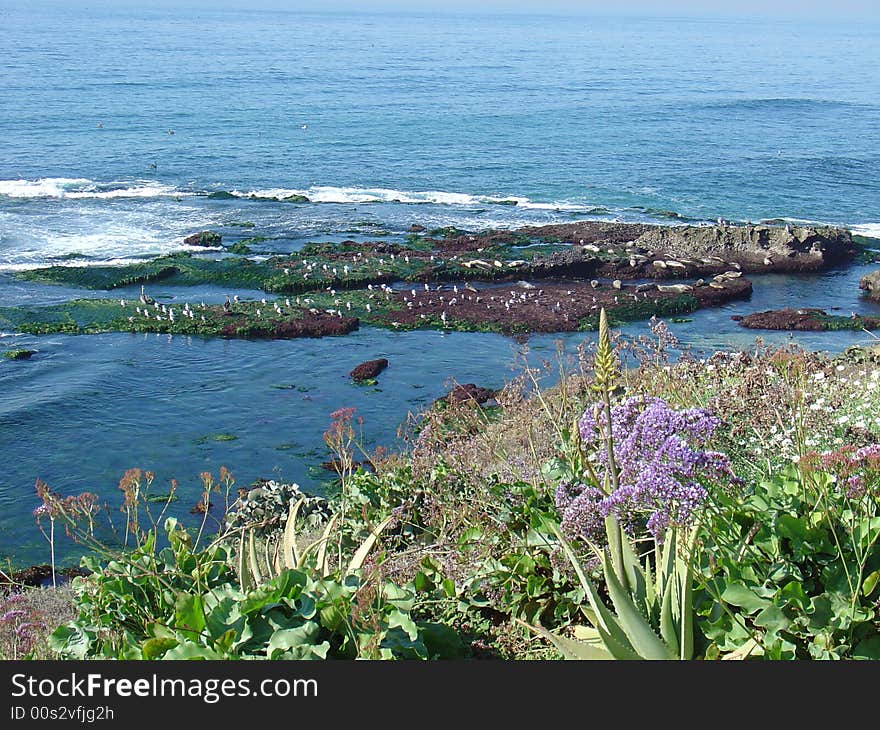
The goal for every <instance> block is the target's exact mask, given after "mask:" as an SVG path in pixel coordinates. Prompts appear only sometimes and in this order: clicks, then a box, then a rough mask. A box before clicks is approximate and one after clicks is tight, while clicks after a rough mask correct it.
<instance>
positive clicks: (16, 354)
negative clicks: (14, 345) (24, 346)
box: [3, 350, 34, 360]
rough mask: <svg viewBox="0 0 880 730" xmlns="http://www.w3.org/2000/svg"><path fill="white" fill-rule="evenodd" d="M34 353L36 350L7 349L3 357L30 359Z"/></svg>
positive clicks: (8, 358)
mask: <svg viewBox="0 0 880 730" xmlns="http://www.w3.org/2000/svg"><path fill="white" fill-rule="evenodd" d="M33 354H34V350H7V351H6V352H4V353H3V357H4V358H5V359H7V360H28V359H30V357H31V356H32V355H33Z"/></svg>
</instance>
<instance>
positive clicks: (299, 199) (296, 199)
mask: <svg viewBox="0 0 880 730" xmlns="http://www.w3.org/2000/svg"><path fill="white" fill-rule="evenodd" d="M281 200H283V201H284V202H285V203H311V202H312V201H311V200H309V199H308V198H307V197H306V196H305V195H288V196H287V197H286V198H281Z"/></svg>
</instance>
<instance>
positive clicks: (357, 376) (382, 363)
mask: <svg viewBox="0 0 880 730" xmlns="http://www.w3.org/2000/svg"><path fill="white" fill-rule="evenodd" d="M387 367H388V361H387V360H386V359H385V358H384V357H380V358H379V359H378V360H367V361H366V362H362V363H361V364H360V365H358V366H357V367H356V368H355V369H354V370H352V371H351V372H350V373H349V375H350V376H351V379H352V380H355V381H362V380H372V379H373V378H375V377H376V376H377V375H378V374H379V373H381V372H382V371H383V370H384V369H385V368H387Z"/></svg>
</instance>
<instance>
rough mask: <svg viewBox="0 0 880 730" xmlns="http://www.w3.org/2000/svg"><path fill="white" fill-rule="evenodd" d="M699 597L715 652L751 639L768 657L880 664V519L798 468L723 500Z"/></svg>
mask: <svg viewBox="0 0 880 730" xmlns="http://www.w3.org/2000/svg"><path fill="white" fill-rule="evenodd" d="M711 524H712V529H711V531H710V530H708V529H707V530H706V532H705V534H704V540H705V541H706V550H705V555H704V561H703V565H702V566H701V568H702V570H701V574H702V575H701V583H702V590H700V591H699V592H698V595H697V598H696V605H697V610H698V612H699V615H700V620H699V627H700V629H701V631H702V632H703V633H704V634H705V636H706V637H707V638H708V639H709V640H710V641H711V642H712V645H711V646H710V648H709V650H708V653H709V654H710V655H713V654H714V655H717V654H719V653H724V652H728V651H733V650H734V649H736V648H737V647H739V646H740V645H741V644H742V643H743V642H745V641H747V640H749V639H753V640H754V641H755V642H756V643H757V644H758V645H759V646H760V647H761V649H762V651H763V653H764V654H765V656H766V657H767V658H769V659H809V658H813V659H841V658H880V653H878V648H880V647H878V643H880V642H878V640H877V637H878V635H880V616H878V612H877V599H878V595H880V591H878V577H880V549H878V546H877V539H878V536H880V515H878V505H877V501H876V498H875V497H873V496H871V497H867V498H863V499H861V500H858V501H854V500H852V499H849V498H848V497H847V496H846V495H845V493H843V492H842V491H841V490H840V489H839V488H837V486H836V485H835V484H834V483H832V482H831V479H830V476H829V475H828V474H825V473H822V472H813V473H810V474H804V473H803V472H802V471H800V470H798V469H797V468H796V467H791V468H789V469H788V470H787V471H785V472H780V473H776V474H774V475H773V476H772V477H771V478H769V479H767V480H765V481H763V482H761V483H759V484H757V485H755V488H754V490H753V492H752V494H751V495H750V496H749V497H748V499H746V500H745V501H739V500H733V499H727V498H724V497H723V496H722V497H719V504H718V507H717V514H716V515H715V517H714V518H713V521H712V523H711Z"/></svg>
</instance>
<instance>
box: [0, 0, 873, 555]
mask: <svg viewBox="0 0 880 730" xmlns="http://www.w3.org/2000/svg"><path fill="white" fill-rule="evenodd" d="M878 41H880V28H878V27H876V26H870V25H864V24H862V25H853V24H846V23H823V24H809V23H805V22H791V23H778V22H776V23H772V24H771V23H762V22H756V21H747V20H741V21H729V20H728V21H721V20H687V19H669V20H662V19H636V18H588V17H567V18H566V17H553V16H488V15H486V16H466V17H465V16H455V15H424V14H357V13H331V12H326V13H322V12H311V13H294V12H279V11H272V12H270V11H257V10H243V9H241V8H240V7H236V5H235V4H232V3H225V2H218V3H216V5H215V6H214V7H212V8H211V9H204V8H201V9H198V10H192V9H187V8H186V7H185V6H180V7H174V8H169V7H156V6H154V5H148V4H146V3H126V4H120V3H111V2H109V1H107V0H99V1H98V2H90V3H87V4H71V3H61V2H18V1H14V2H0V48H2V49H3V53H2V55H0V139H2V140H3V154H2V155H0V305H3V306H7V305H15V304H21V303H29V304H34V303H52V302H57V301H59V300H65V299H68V298H72V297H76V296H101V295H102V294H103V293H102V292H84V291H78V290H71V289H67V288H62V287H51V286H38V285H34V284H29V283H26V282H22V281H19V280H17V279H15V278H14V274H15V272H16V271H18V270H21V269H27V268H33V267H37V266H43V265H47V264H49V263H63V262H65V261H70V262H74V263H77V262H81V261H89V262H92V263H102V262H114V261H129V260H132V259H137V258H140V257H147V256H152V255H156V254H159V253H164V252H169V251H174V250H180V249H181V248H183V244H182V239H183V237H184V236H186V235H187V234H189V233H192V232H194V231H198V230H202V229H205V228H216V229H221V230H223V231H224V236H229V235H235V233H236V232H238V235H241V236H247V235H261V236H266V237H269V238H271V239H273V240H272V241H271V242H269V243H268V244H266V245H267V246H269V247H270V248H271V249H272V250H294V249H296V248H298V247H299V246H301V245H302V244H303V243H305V242H307V241H324V240H342V239H344V238H356V239H358V240H369V239H373V240H375V239H377V238H384V239H391V240H395V239H397V238H400V237H402V236H403V235H404V234H405V232H406V229H407V228H408V227H409V226H410V225H412V224H415V223H417V224H420V225H424V226H426V227H429V228H430V227H436V226H441V225H456V226H458V227H460V228H465V229H469V230H482V229H486V228H493V227H516V226H521V225H526V224H534V223H549V222H565V221H571V220H577V219H584V218H590V219H605V220H615V219H616V220H627V221H654V222H662V223H681V222H686V221H713V220H715V219H716V218H718V217H724V218H726V219H730V220H738V221H745V220H751V221H759V220H762V219H771V218H773V219H776V218H785V219H788V220H793V221H810V222H821V223H832V224H837V225H846V226H849V227H851V228H852V230H854V231H856V232H861V233H864V234H868V235H875V236H880V180H878V175H877V170H878V166H880V137H878V135H877V130H878V129H880V77H878V76H877V73H876V69H877V68H880V42H878ZM217 191H227V192H230V193H233V194H234V195H236V196H237V197H235V198H233V199H231V200H215V199H210V198H209V197H208V195H209V194H210V193H211V192H217ZM295 193H296V194H303V195H306V196H308V197H309V198H310V200H311V201H312V202H311V203H309V204H291V203H273V202H263V201H254V200H250V199H249V198H248V196H249V195H251V194H256V195H258V196H264V197H266V196H286V195H290V194H295ZM511 201H515V202H516V205H512V204H510V203H511ZM242 222H249V223H252V224H253V227H252V228H248V229H242V228H240V227H239V228H237V227H236V226H235V224H237V223H242ZM76 257H80V258H76ZM862 273H864V268H863V267H852V268H849V269H846V270H840V271H833V272H828V273H827V274H823V275H820V276H814V277H785V276H769V275H767V276H762V277H755V279H754V281H755V295H754V296H753V298H752V300H751V301H750V302H742V303H733V304H730V305H728V306H725V307H721V308H718V309H715V310H708V311H704V312H700V313H697V314H696V315H694V316H693V322H691V323H688V324H682V325H676V326H675V327H676V330H675V331H676V333H677V334H679V336H681V337H682V339H683V340H684V341H685V342H688V343H690V344H693V345H695V346H697V347H703V348H710V349H711V348H715V347H726V346H748V344H749V343H750V342H752V341H753V339H754V333H747V332H744V331H743V330H741V329H739V328H738V327H737V326H736V325H735V323H733V322H731V320H730V316H731V314H736V313H746V312H748V311H757V310H760V309H766V308H769V307H774V306H783V305H786V304H792V305H795V304H796V305H798V306H800V305H805V306H823V307H826V308H834V307H837V308H839V309H840V310H841V311H845V312H848V311H850V310H859V311H863V312H875V313H876V312H878V308H877V307H876V306H872V305H869V304H868V303H866V302H864V301H863V300H861V299H860V297H859V292H858V289H857V281H858V278H859V276H860V274H862ZM151 291H152V290H151ZM152 293H153V294H154V295H156V296H161V297H166V298H168V299H169V300H172V299H173V298H174V297H183V296H190V295H191V292H184V291H181V290H175V289H174V288H173V287H164V288H163V287H156V289H155V291H152ZM226 293H228V292H225V291H221V290H212V289H211V288H210V287H208V288H205V289H204V290H200V291H199V292H198V294H197V295H198V296H203V297H215V298H221V300H222V296H223V295H224V294H226ZM123 294H124V293H123ZM239 294H241V295H242V296H247V295H251V296H259V294H258V293H256V292H239ZM643 331H644V325H643V324H638V325H633V326H632V327H630V328H627V333H629V334H637V333H639V332H643ZM585 338H589V335H583V334H580V335H576V336H575V335H566V336H564V337H553V336H549V337H548V336H542V337H534V338H532V339H531V340H530V342H529V346H528V350H529V353H528V355H527V357H529V358H531V361H532V362H537V361H539V360H540V359H542V358H546V357H550V356H552V354H553V352H554V350H555V344H554V343H555V341H557V340H560V341H562V342H563V343H564V345H565V347H567V348H568V349H569V350H573V349H574V348H576V346H577V344H578V343H579V342H582V341H583V340H584V339H585ZM790 338H791V337H790V336H789V335H787V334H782V333H777V334H773V335H771V336H769V337H767V338H766V339H770V340H773V341H786V340H788V339H790ZM863 339H864V336H863V335H862V336H859V335H858V334H857V333H856V334H854V333H823V334H812V335H799V336H798V337H797V341H799V342H801V343H802V344H804V345H805V346H808V347H814V348H819V349H829V350H839V349H842V348H843V347H846V346H847V345H849V344H852V343H853V342H857V341H860V340H863ZM11 343H14V344H15V345H16V346H19V345H20V346H27V347H31V348H32V349H35V350H37V351H38V354H37V356H35V357H34V359H33V360H31V361H28V362H15V363H9V362H5V361H0V556H3V555H9V556H11V557H12V558H13V559H14V560H15V561H16V562H28V561H31V562H33V561H35V560H42V559H44V557H45V555H44V553H45V545H44V544H43V543H41V538H40V536H39V533H37V532H36V531H35V528H34V527H33V525H32V523H31V520H30V517H29V514H30V512H31V510H32V509H33V508H34V507H35V506H36V504H37V501H36V499H35V496H34V491H33V484H34V481H35V479H36V478H38V477H39V478H42V479H44V480H45V481H47V482H48V483H49V484H50V485H51V486H52V487H53V488H56V489H59V490H63V491H65V492H73V493H77V492H79V491H82V490H85V489H89V490H92V491H96V492H98V493H100V494H102V495H105V496H108V497H110V496H113V495H114V494H115V485H116V482H117V481H118V479H119V477H120V476H121V475H122V473H123V472H124V471H125V469H127V468H129V467H135V466H137V467H141V468H143V469H151V470H153V471H154V472H156V474H157V480H158V481H160V482H162V483H165V484H167V482H168V480H170V479H171V478H176V479H178V480H179V481H180V482H181V484H182V486H183V491H184V493H185V496H186V497H187V499H188V500H189V501H187V500H186V499H185V500H181V511H182V512H184V513H185V512H186V510H184V509H183V507H184V505H183V503H184V502H185V501H186V502H187V503H186V508H187V509H188V507H189V506H190V503H191V502H194V501H195V494H196V488H197V483H198V479H197V475H198V473H199V472H201V471H205V470H209V471H213V472H215V473H216V471H217V470H218V469H219V467H220V465H225V466H227V467H228V468H229V469H231V470H232V472H233V474H234V475H235V476H236V478H237V479H238V481H239V483H247V482H249V481H250V480H253V479H255V478H257V477H261V476H262V477H276V478H285V479H292V480H295V481H298V482H299V483H301V484H303V485H304V486H307V487H313V488H320V477H319V476H316V475H315V472H314V469H310V467H313V466H314V465H315V464H317V463H319V462H320V461H322V460H323V459H324V458H326V451H325V450H324V449H323V445H322V441H321V434H322V433H323V430H324V429H325V428H326V426H327V424H328V423H329V414H330V413H331V412H332V411H334V410H335V409H336V408H339V407H341V406H355V407H357V408H358V413H360V414H361V415H363V416H364V418H365V436H366V438H367V439H368V441H369V442H370V443H371V444H373V445H376V444H385V445H393V444H395V443H397V442H396V438H395V434H396V430H397V426H398V425H399V424H400V422H401V421H402V420H403V419H404V418H405V416H406V414H407V412H408V411H414V412H415V411H418V410H419V409H420V408H423V407H425V406H426V405H428V404H429V403H430V402H431V401H432V400H433V399H434V398H436V397H438V396H440V395H442V394H443V393H444V392H446V390H447V389H448V385H449V381H450V379H451V378H455V379H456V380H457V381H458V382H477V383H480V384H484V385H488V386H493V387H497V386H500V385H502V384H503V382H504V381H505V379H507V378H509V377H510V376H511V375H512V373H513V372H514V371H515V368H516V365H517V362H519V360H520V355H519V354H518V353H519V350H520V349H521V347H520V345H518V344H517V343H515V342H513V341H512V340H510V339H508V338H504V337H500V336H494V335H470V334H445V335H444V334H442V333H436V332H415V333H393V332H385V331H379V330H373V329H369V328H366V329H362V330H361V331H359V332H358V333H356V334H355V335H352V336H349V337H346V338H341V339H326V340H313V341H293V342H272V343H265V342H238V341H237V342H228V341H204V340H199V339H189V338H181V337H176V338H174V337H172V338H168V337H156V336H147V337H143V336H130V335H105V336H97V337H68V336H59V335H55V336H47V337H28V336H14V335H13V334H12V333H3V336H2V337H0V344H2V345H7V344H11ZM373 357H388V358H389V360H390V361H391V367H389V368H388V370H387V371H385V372H384V373H383V374H382V375H381V376H380V385H379V386H378V387H376V388H366V389H365V388H357V387H355V386H352V385H350V384H349V383H348V382H347V377H346V376H347V373H348V371H349V370H350V369H351V367H353V366H354V365H356V364H357V363H358V362H360V361H362V360H365V359H370V358H373ZM282 386H283V387H282ZM290 386H292V387H290ZM220 432H224V433H233V434H235V435H236V437H237V438H236V439H235V440H233V441H223V442H215V441H210V440H209V441H207V442H205V441H204V437H205V436H206V435H209V434H212V433H220ZM71 555H72V553H71Z"/></svg>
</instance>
